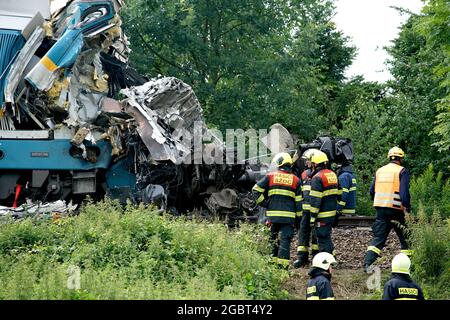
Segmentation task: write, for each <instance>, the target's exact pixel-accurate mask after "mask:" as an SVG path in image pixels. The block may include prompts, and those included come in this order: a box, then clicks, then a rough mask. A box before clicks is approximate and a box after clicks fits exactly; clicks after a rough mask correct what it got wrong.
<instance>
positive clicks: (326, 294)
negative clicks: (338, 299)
mask: <svg viewBox="0 0 450 320" xmlns="http://www.w3.org/2000/svg"><path fill="white" fill-rule="evenodd" d="M335 265H336V259H334V257H333V255H332V254H330V253H328V252H319V253H318V254H316V255H315V256H314V258H313V261H312V268H311V270H310V271H309V273H308V275H309V276H310V279H309V280H308V284H307V286H306V300H335V297H334V293H333V288H332V287H331V272H332V270H333V269H332V267H333V266H335Z"/></svg>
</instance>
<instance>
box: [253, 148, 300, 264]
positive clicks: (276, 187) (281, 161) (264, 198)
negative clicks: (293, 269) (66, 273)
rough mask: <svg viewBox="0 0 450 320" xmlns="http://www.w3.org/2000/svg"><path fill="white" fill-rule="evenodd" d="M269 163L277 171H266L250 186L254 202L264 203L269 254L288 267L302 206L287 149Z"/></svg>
mask: <svg viewBox="0 0 450 320" xmlns="http://www.w3.org/2000/svg"><path fill="white" fill-rule="evenodd" d="M272 164H274V165H275V166H276V167H277V171H274V172H270V173H268V174H267V175H266V176H265V177H264V178H262V179H261V180H260V181H258V182H257V183H256V184H255V186H254V187H253V194H254V196H255V199H256V204H258V205H261V206H263V207H266V208H267V210H266V216H267V225H268V226H270V231H271V233H272V236H271V240H272V243H273V251H272V257H273V259H274V261H275V262H276V263H278V264H279V265H280V266H282V267H285V268H288V267H289V258H290V247H291V241H292V238H293V236H294V222H295V219H296V217H300V216H301V213H302V210H301V205H302V202H301V201H302V194H301V183H300V179H299V178H298V177H297V176H295V175H294V174H293V173H292V172H291V167H292V164H293V161H292V158H291V156H290V155H289V153H279V154H277V155H276V156H275V157H274V158H273V160H272Z"/></svg>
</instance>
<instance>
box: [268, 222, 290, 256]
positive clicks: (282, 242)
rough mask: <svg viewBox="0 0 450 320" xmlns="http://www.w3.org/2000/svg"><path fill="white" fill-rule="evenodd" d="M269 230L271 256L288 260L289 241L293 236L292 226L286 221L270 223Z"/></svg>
mask: <svg viewBox="0 0 450 320" xmlns="http://www.w3.org/2000/svg"><path fill="white" fill-rule="evenodd" d="M270 232H271V237H270V240H271V242H272V256H273V257H278V258H281V259H285V260H289V257H290V248H291V241H292V238H293V237H294V226H293V225H292V224H287V223H272V226H271V227H270Z"/></svg>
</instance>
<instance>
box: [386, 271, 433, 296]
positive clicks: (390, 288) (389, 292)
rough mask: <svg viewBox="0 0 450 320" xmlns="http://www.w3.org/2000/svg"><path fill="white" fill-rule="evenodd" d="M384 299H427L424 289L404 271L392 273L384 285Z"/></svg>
mask: <svg viewBox="0 0 450 320" xmlns="http://www.w3.org/2000/svg"><path fill="white" fill-rule="evenodd" d="M383 300H425V298H424V297H423V292H422V289H421V288H420V287H419V285H418V284H417V283H415V282H414V281H413V280H412V279H411V277H410V276H409V275H407V274H403V273H392V276H391V279H390V280H389V281H388V282H386V284H385V285H384V292H383Z"/></svg>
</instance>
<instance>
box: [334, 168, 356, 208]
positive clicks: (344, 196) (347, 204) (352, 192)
mask: <svg viewBox="0 0 450 320" xmlns="http://www.w3.org/2000/svg"><path fill="white" fill-rule="evenodd" d="M338 180H339V197H338V205H337V210H338V211H341V212H342V213H344V214H355V212H356V178H355V175H354V174H353V172H351V171H346V170H342V171H341V172H339V176H338Z"/></svg>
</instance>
